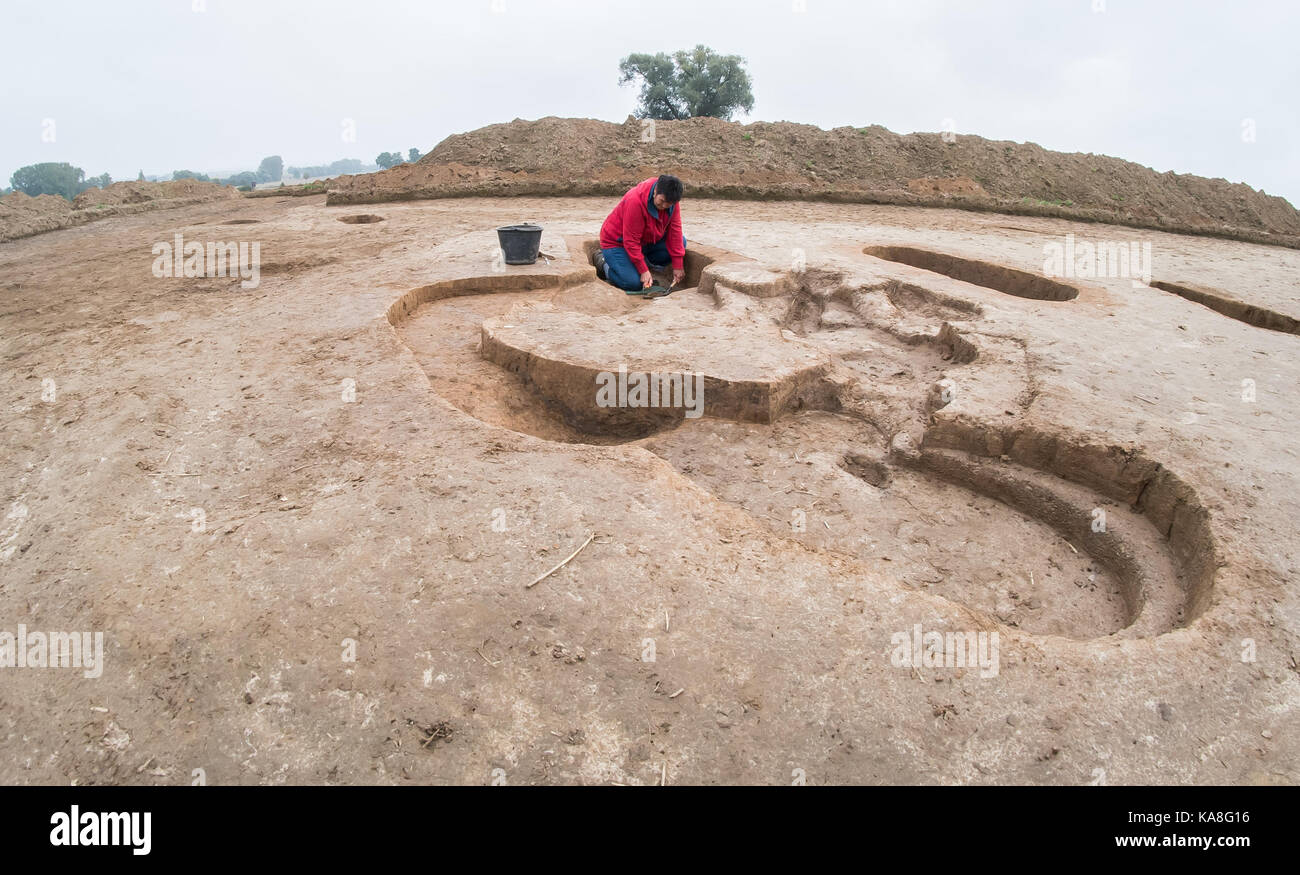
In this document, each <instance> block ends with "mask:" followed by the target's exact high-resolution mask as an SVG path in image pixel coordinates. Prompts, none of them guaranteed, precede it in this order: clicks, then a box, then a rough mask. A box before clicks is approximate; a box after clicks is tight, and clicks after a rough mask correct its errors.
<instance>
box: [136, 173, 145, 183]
mask: <svg viewBox="0 0 1300 875" xmlns="http://www.w3.org/2000/svg"><path fill="white" fill-rule="evenodd" d="M135 181H136V182H144V171H143V170H141V171H140V175H139V176H137V177H136V178H135Z"/></svg>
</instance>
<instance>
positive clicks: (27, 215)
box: [0, 179, 240, 242]
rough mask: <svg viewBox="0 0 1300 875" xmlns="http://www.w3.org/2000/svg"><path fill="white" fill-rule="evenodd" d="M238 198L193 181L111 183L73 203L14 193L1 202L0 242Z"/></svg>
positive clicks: (236, 194)
mask: <svg viewBox="0 0 1300 875" xmlns="http://www.w3.org/2000/svg"><path fill="white" fill-rule="evenodd" d="M239 196H240V195H239V192H237V191H235V189H233V188H231V187H229V186H225V185H217V184H216V183H213V182H197V181H195V180H193V179H180V180H175V181H173V182H115V183H113V184H112V185H110V186H109V187H108V188H103V189H101V188H91V189H87V190H86V191H83V192H82V193H81V194H79V195H77V197H76V199H75V200H72V201H67V200H64V199H63V198H61V197H58V196H56V195H49V194H43V195H39V196H37V197H28V196H27V195H25V194H23V193H22V192H20V191H16V192H13V193H11V194H8V195H5V196H4V197H3V198H0V242H4V241H6V240H17V239H18V238H20V237H30V236H32V235H33V234H40V233H43V232H45V231H56V230H58V229H59V228H70V227H72V226H74V225H81V224H84V223H86V222H92V221H94V220H95V219H102V218H105V217H107V216H120V215H125V214H128V213H139V212H145V211H148V210H162V209H168V208H170V207H180V206H187V205H189V204H195V203H200V202H202V201H212V200H221V199H223V198H237V197H239Z"/></svg>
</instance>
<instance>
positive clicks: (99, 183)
mask: <svg viewBox="0 0 1300 875" xmlns="http://www.w3.org/2000/svg"><path fill="white" fill-rule="evenodd" d="M419 160H420V150H419V149H414V148H413V149H410V150H408V152H407V157H406V158H403V157H402V153H401V152H384V153H382V154H380V156H379V157H378V158H377V159H376V161H375V163H376V164H377V165H378V166H379V167H382V168H384V169H388V168H389V167H395V166H397V165H398V164H405V163H407V162H408V161H410V162H412V163H414V162H416V161H419ZM373 169H374V165H365V164H363V163H362V162H361V159H359V158H341V159H339V160H338V161H334V162H333V163H330V164H323V165H316V166H311V167H290V168H288V170H287V172H288V175H289V176H290V177H293V178H296V179H307V178H315V177H320V176H344V175H347V174H352V173H366V172H369V171H370V170H373ZM285 173H286V169H285V166H284V160H283V159H282V158H281V157H280V156H279V155H270V156H268V157H266V158H263V159H262V163H261V164H259V165H258V168H257V170H245V171H243V172H242V173H236V174H233V175H231V176H227V177H225V178H224V179H223V178H220V177H215V176H209V175H208V174H206V173H197V172H195V171H193V170H174V171H172V174H171V177H170V178H171V179H174V180H175V179H193V180H196V181H197V182H215V183H217V184H219V185H233V186H234V187H235V188H238V189H240V190H241V191H250V190H252V189H254V188H256V187H257V185H258V183H262V182H279V181H280V180H282V179H283V178H284V176H285ZM164 179H166V177H157V176H153V177H149V180H148V181H150V182H161V181H163V180H164ZM137 181H138V182H144V181H146V180H145V175H144V171H143V170H141V171H140V175H139V176H138V177H137ZM112 182H113V180H112V179H111V178H110V177H109V175H108V174H107V173H104V174H101V175H100V176H92V177H90V178H89V179H87V178H86V171H84V170H82V169H81V168H80V167H74V166H72V165H71V164H68V163H66V162H65V163H53V162H47V163H44V164H29V165H28V166H26V167H20V168H18V169H17V170H15V171H14V174H13V176H12V177H10V180H9V183H10V185H11V186H12V188H7V189H3V190H0V194H9V192H11V191H21V192H23V193H25V194H29V195H31V196H32V197H36V196H37V195H41V194H53V195H59V196H60V197H64V198H67V199H68V200H72V199H73V198H75V197H76V196H77V195H79V194H81V193H82V192H83V191H85V190H86V189H88V188H107V187H108V186H109V185H110V184H111V183H112Z"/></svg>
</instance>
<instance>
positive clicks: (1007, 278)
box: [862, 246, 1079, 302]
mask: <svg viewBox="0 0 1300 875" xmlns="http://www.w3.org/2000/svg"><path fill="white" fill-rule="evenodd" d="M862 251H863V253H865V254H866V255H870V256H873V257H875V258H881V259H884V260H885V261H893V262H897V263H898V264H906V265H908V266H909V267H915V268H918V269H920V270H928V271H930V272H931V273H940V274H943V275H944V276H947V277H951V278H952V279H955V280H960V281H962V282H967V283H971V284H972V285H976V286H983V287H984V288H988V289H993V290H994V291H998V292H1002V293H1003V294H1006V295H1014V296H1015V297H1017V298H1029V299H1031V300H1036V301H1058V302H1060V301H1072V300H1074V299H1075V298H1077V297H1079V289H1078V288H1076V287H1075V286H1071V285H1067V284H1066V283H1061V282H1057V281H1056V280H1053V279H1048V278H1047V277H1044V276H1038V275H1037V274H1032V273H1028V272H1027V271H1023V270H1016V269H1015V268H1012V267H1004V266H1003V265H1000V264H993V263H992V262H988V261H976V260H974V259H970V258H961V257H959V256H956V255H948V254H947V253H944V252H934V251H932V250H929V249H917V248H914V247H911V246H868V247H867V248H865V249H863V250H862Z"/></svg>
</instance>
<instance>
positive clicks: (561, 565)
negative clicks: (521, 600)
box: [524, 532, 596, 589]
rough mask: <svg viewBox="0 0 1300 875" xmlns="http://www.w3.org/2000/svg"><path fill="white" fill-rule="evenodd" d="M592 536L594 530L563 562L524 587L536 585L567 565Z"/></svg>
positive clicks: (584, 547) (529, 587)
mask: <svg viewBox="0 0 1300 875" xmlns="http://www.w3.org/2000/svg"><path fill="white" fill-rule="evenodd" d="M594 537H596V533H595V532H592V533H591V534H590V535H588V536H587V540H585V541H583V542H582V546H581V547H579V548H578V549H576V550H574V551H573V552H572V553H570V554H569V558H568V559H565V560H564V561H563V562H561V563H560V564H559V565H557V566H555V567H554V568H552V569H551V570H550V571H548V572H546V573H545V574H543V575H542V576H541V577H539V578H537V579H536V580H534V581H533V582H532V583H530V584H528V585H527V586H525V587H524V589H532V588H533V587H535V586H537V584H539V583H541V582H542V581H543V580H545V579H546V578H548V577H550V576H551V575H552V574H554V573H555V572H557V571H559V570H560V569H561V568H563V567H564V566H566V565H568V564H569V563H570V562H572V561H573V557H574V556H577V555H578V554H579V553H581V552H582V551H583V550H585V549H586V548H587V545H588V544H590V543H591V539H592V538H594Z"/></svg>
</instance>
